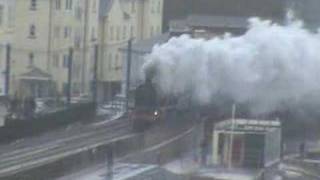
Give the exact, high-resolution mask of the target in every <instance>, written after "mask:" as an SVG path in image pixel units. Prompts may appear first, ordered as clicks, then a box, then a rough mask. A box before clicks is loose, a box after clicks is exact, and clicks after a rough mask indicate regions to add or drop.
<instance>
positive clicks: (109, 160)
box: [106, 144, 114, 180]
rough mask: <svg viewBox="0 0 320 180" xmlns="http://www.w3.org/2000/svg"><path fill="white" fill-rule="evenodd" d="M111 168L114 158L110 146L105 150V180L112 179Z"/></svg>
mask: <svg viewBox="0 0 320 180" xmlns="http://www.w3.org/2000/svg"><path fill="white" fill-rule="evenodd" d="M113 166H114V156H113V146H112V144H111V145H110V147H109V148H108V149H107V175H106V179H107V180H112V179H113Z"/></svg>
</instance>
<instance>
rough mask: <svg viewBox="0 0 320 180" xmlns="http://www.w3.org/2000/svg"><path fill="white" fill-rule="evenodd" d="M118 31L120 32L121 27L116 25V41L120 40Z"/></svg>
mask: <svg viewBox="0 0 320 180" xmlns="http://www.w3.org/2000/svg"><path fill="white" fill-rule="evenodd" d="M120 33H121V27H120V26H118V27H117V37H116V39H117V41H119V40H120Z"/></svg>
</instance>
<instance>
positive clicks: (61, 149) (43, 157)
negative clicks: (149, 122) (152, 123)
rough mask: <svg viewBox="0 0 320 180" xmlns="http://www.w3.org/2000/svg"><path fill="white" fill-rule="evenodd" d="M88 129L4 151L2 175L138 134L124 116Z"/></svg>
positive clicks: (0, 166)
mask: <svg viewBox="0 0 320 180" xmlns="http://www.w3.org/2000/svg"><path fill="white" fill-rule="evenodd" d="M83 130H85V131H82V132H78V133H75V134H73V135H69V136H68V134H69V133H67V134H66V135H65V138H61V139H58V140H55V141H51V142H47V143H43V144H38V145H37V146H33V147H24V148H21V149H17V150H14V151H11V152H5V153H2V154H0V178H1V177H4V176H6V175H8V174H14V173H16V172H20V171H23V170H26V169H29V168H32V167H36V166H40V165H42V164H45V163H48V162H51V161H54V160H56V159H59V158H63V157H67V156H70V155H72V154H74V153H78V152H81V151H83V150H87V149H89V148H94V147H97V146H99V145H103V144H105V143H108V142H109V141H112V140H114V139H117V138H127V137H130V136H134V134H132V133H131V124H130V122H129V120H124V119H122V120H120V121H118V120H117V121H114V122H111V123H108V124H106V125H104V126H94V125H90V126H88V127H87V128H85V129H83Z"/></svg>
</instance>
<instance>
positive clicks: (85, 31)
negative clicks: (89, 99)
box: [11, 0, 99, 97]
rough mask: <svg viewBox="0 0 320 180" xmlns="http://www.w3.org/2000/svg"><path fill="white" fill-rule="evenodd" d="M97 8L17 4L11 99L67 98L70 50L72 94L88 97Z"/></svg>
mask: <svg viewBox="0 0 320 180" xmlns="http://www.w3.org/2000/svg"><path fill="white" fill-rule="evenodd" d="M98 7H99V1H98V0H16V6H15V17H16V20H15V32H14V35H13V41H12V61H11V64H12V73H11V82H12V83H11V85H12V88H11V90H12V91H11V93H16V92H18V93H19V94H21V96H28V95H32V96H36V97H41V96H47V95H52V94H57V93H58V94H61V95H65V94H66V90H67V79H68V62H69V49H70V48H73V49H74V56H73V57H74V58H73V74H72V76H73V77H72V80H73V81H72V82H73V83H72V91H73V93H74V94H79V93H89V91H90V80H91V79H90V77H91V76H92V75H91V73H92V61H93V59H92V58H93V46H94V45H95V44H96V41H97V34H98V33H97V32H98V28H97V26H98ZM22 89H23V91H21V90H22Z"/></svg>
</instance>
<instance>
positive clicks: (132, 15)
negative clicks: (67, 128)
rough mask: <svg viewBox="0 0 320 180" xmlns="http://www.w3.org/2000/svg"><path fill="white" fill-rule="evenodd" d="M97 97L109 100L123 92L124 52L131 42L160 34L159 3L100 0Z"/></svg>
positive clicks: (160, 9) (154, 0) (153, 1)
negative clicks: (124, 48) (123, 49)
mask: <svg viewBox="0 0 320 180" xmlns="http://www.w3.org/2000/svg"><path fill="white" fill-rule="evenodd" d="M100 4H101V6H100V27H99V29H100V31H99V32H100V34H99V35H100V36H99V37H100V42H99V44H100V49H99V50H100V58H99V95H100V97H102V98H101V99H102V100H107V99H110V98H111V97H112V96H114V95H115V94H117V93H119V92H120V91H121V88H122V89H124V87H122V86H123V83H125V71H124V70H125V69H126V68H125V64H126V63H125V62H126V53H125V52H121V51H119V49H120V48H123V47H125V46H127V42H128V40H129V39H130V38H133V39H134V41H139V40H142V39H147V38H150V37H153V36H155V35H158V34H161V29H162V6H163V0H100Z"/></svg>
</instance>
